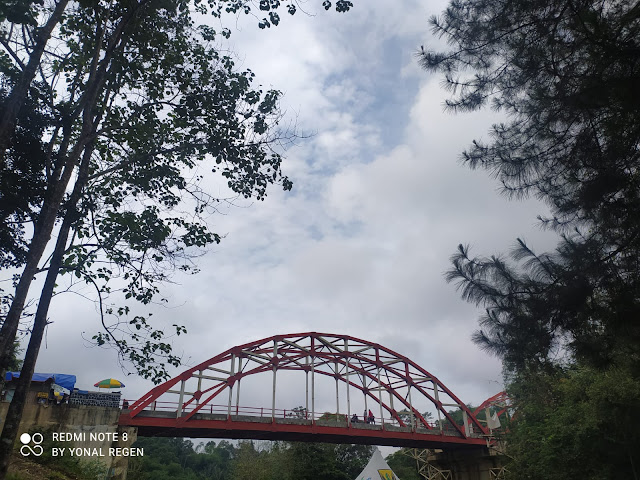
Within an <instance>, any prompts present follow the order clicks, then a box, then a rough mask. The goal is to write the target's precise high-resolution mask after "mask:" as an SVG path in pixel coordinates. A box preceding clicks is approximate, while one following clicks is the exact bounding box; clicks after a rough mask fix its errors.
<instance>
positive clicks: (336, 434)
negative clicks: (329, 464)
mask: <svg viewBox="0 0 640 480" xmlns="http://www.w3.org/2000/svg"><path fill="white" fill-rule="evenodd" d="M119 424H120V425H123V426H125V425H126V426H133V427H137V428H138V435H141V436H163V437H174V436H175V437H193V438H230V439H250V438H251V439H260V440H288V441H296V442H327V443H356V444H364V445H388V446H397V447H414V448H448V449H451V448H480V447H486V440H485V439H484V438H483V437H480V436H478V437H476V438H461V437H460V436H458V435H455V434H453V433H451V434H447V433H441V432H440V431H439V430H428V429H417V430H415V431H412V430H411V428H410V427H400V426H396V425H389V424H386V423H385V424H384V426H382V425H380V424H377V425H376V424H367V423H350V424H347V422H337V421H335V420H315V421H311V420H305V419H302V418H271V417H256V416H249V415H246V416H245V415H231V416H227V415H224V414H208V413H198V414H195V415H193V416H192V417H191V418H190V419H189V420H188V421H184V420H181V419H179V418H176V412H175V411H174V412H170V411H169V412H168V411H148V410H147V411H142V412H140V413H138V415H136V416H135V417H133V418H132V417H131V416H129V414H128V413H127V412H126V411H125V412H124V413H122V415H121V416H120V420H119Z"/></svg>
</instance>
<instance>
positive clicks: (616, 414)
mask: <svg viewBox="0 0 640 480" xmlns="http://www.w3.org/2000/svg"><path fill="white" fill-rule="evenodd" d="M509 393H510V395H511V396H512V397H513V398H516V399H517V403H516V408H517V416H516V418H515V421H514V422H513V424H512V426H511V429H512V431H511V433H510V436H509V440H508V444H507V445H508V447H509V450H508V453H509V455H510V456H511V457H512V458H513V461H512V463H511V465H509V466H508V468H509V470H510V471H511V472H512V475H513V478H514V479H539V478H544V479H558V480H559V479H568V480H571V479H576V480H578V479H581V480H583V479H584V480H590V479H593V480H595V479H611V480H613V479H619V478H637V470H636V469H637V462H638V452H640V420H639V419H638V416H637V411H638V408H640V380H639V379H638V378H637V376H636V375H635V372H630V371H629V370H627V369H625V368H619V367H614V368H611V369H607V370H605V371H604V372H603V371H596V370H594V369H593V368H588V367H570V368H567V369H558V370H557V371H555V372H553V373H549V374H545V375H540V374H534V375H522V376H521V377H519V378H518V379H517V380H516V381H514V382H513V383H511V385H510V392H509Z"/></svg>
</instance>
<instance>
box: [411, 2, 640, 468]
mask: <svg viewBox="0 0 640 480" xmlns="http://www.w3.org/2000/svg"><path fill="white" fill-rule="evenodd" d="M431 23H432V25H433V28H434V31H435V32H436V33H437V34H439V35H441V36H442V37H444V38H445V39H446V40H447V42H448V44H449V45H450V47H451V48H450V49H448V50H447V51H441V52H435V51H432V50H429V49H427V50H423V52H421V54H420V58H421V62H422V64H423V66H424V67H425V68H427V69H429V70H433V71H440V72H443V73H444V74H445V78H446V84H447V86H448V88H449V89H450V91H451V92H452V94H453V95H452V98H451V99H450V100H449V101H448V102H447V104H448V106H449V107H450V108H451V109H452V110H454V111H469V110H475V109H479V108H482V107H484V106H485V105H487V104H491V106H492V107H493V108H495V109H497V110H499V111H502V112H504V113H506V114H507V116H508V121H505V122H504V123H500V124H497V125H494V126H493V127H492V131H491V137H492V140H491V141H490V142H489V143H483V142H478V141H474V143H473V145H472V146H471V148H469V149H468V150H467V151H466V152H464V153H463V160H464V162H465V163H466V164H467V165H468V166H470V167H471V168H483V169H485V170H487V171H488V172H490V173H491V174H492V175H493V176H495V177H496V178H497V179H499V181H500V182H501V184H502V187H503V191H504V193H505V194H506V195H507V196H508V197H510V198H520V197H524V196H527V195H534V196H536V197H537V198H539V199H541V200H543V201H544V202H546V204H547V205H548V206H549V208H550V210H551V217H550V218H540V220H541V222H542V225H543V226H545V227H546V228H549V229H551V230H553V231H555V232H557V233H558V234H559V243H558V245H557V247H556V249H555V251H554V252H551V253H545V254H538V253H536V252H534V250H533V249H532V248H530V247H529V246H528V245H527V244H526V243H525V242H524V241H523V240H520V239H518V241H517V244H516V246H515V248H514V250H513V251H512V253H511V255H510V260H509V259H507V258H505V257H503V256H491V257H474V256H472V255H471V254H470V252H469V248H468V247H465V246H463V245H460V247H459V249H458V252H457V253H456V254H455V255H454V256H453V257H452V263H453V267H452V269H451V271H450V272H448V275H447V279H448V281H452V282H456V283H457V284H458V287H459V289H460V291H461V293H462V296H463V298H464V299H466V300H468V301H470V302H473V303H475V304H476V305H479V306H483V307H485V309H486V313H485V314H484V316H483V317H481V319H480V325H481V330H480V331H478V332H477V333H476V334H475V336H474V340H475V341H476V342H477V343H478V344H480V345H481V346H482V347H484V348H486V349H487V350H488V351H490V352H492V353H495V354H497V355H499V356H500V357H501V358H502V359H503V362H504V367H505V373H506V380H507V383H508V387H509V390H510V397H511V400H512V401H513V402H514V403H515V406H516V409H517V413H516V417H515V420H514V423H513V425H512V426H511V427H512V431H511V433H510V434H509V436H508V439H507V445H508V448H509V454H510V455H511V456H513V465H512V467H511V468H512V471H513V472H515V477H514V478H531V479H533V478H535V479H547V478H549V479H555V478H558V479H559V478H563V479H565V478H638V472H637V467H636V465H638V463H639V462H640V458H639V457H638V453H637V452H639V451H640V446H639V445H638V437H637V433H635V432H637V430H638V425H637V420H635V419H634V418H632V417H633V415H632V412H633V411H634V410H636V409H637V406H638V399H639V398H640V392H639V391H638V382H639V381H640V377H639V372H640V323H638V321H637V319H638V316H639V314H640V268H639V267H640V265H639V264H638V259H639V258H640V216H638V214H637V212H638V207H639V206H640V203H639V202H640V176H639V175H638V171H639V167H640V121H639V120H640V102H639V101H638V98H637V95H635V92H634V87H632V86H633V85H637V84H638V83H639V82H640V55H638V52H639V51H640V40H639V39H640V35H639V33H640V10H638V6H637V5H635V4H633V3H631V2H627V1H626V0H614V1H611V2H606V3H602V2H592V1H589V0H579V1H571V2H553V1H552V2H548V1H547V2H542V1H538V0H534V1H530V2H524V3H523V2H519V1H515V0H506V1H495V0H461V1H455V2H451V3H450V5H449V7H448V9H447V10H446V12H445V13H444V14H443V16H442V17H441V18H433V19H432V21H431Z"/></svg>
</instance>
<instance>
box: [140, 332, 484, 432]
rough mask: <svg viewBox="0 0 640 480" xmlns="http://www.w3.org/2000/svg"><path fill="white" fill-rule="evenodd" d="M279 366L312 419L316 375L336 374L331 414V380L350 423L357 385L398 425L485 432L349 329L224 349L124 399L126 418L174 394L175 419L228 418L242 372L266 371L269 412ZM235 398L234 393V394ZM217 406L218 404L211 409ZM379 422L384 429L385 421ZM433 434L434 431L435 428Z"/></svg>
mask: <svg viewBox="0 0 640 480" xmlns="http://www.w3.org/2000/svg"><path fill="white" fill-rule="evenodd" d="M282 371H300V372H304V376H305V380H304V382H305V383H304V386H302V385H301V388H305V389H306V406H305V415H308V414H309V413H310V414H311V415H310V418H311V419H312V420H313V419H315V418H316V413H317V412H316V411H315V407H316V405H315V399H316V395H315V384H316V377H317V376H318V375H323V376H327V377H331V378H334V379H335V382H336V403H337V405H336V409H337V412H336V413H340V412H339V410H340V403H339V396H338V395H337V392H338V383H339V382H342V383H343V384H344V385H343V389H345V390H346V405H345V404H344V403H343V406H346V409H344V407H343V411H342V413H343V414H345V415H344V417H345V419H346V420H345V421H347V422H350V419H351V415H352V414H354V413H355V411H352V409H351V408H352V407H351V405H352V402H351V398H350V395H351V394H352V393H355V392H359V393H360V394H361V395H363V396H364V398H365V408H367V407H366V406H367V403H366V402H367V400H368V401H370V402H371V404H370V405H371V406H372V408H374V409H375V410H374V411H375V412H376V413H375V415H376V416H377V415H379V417H378V418H380V419H384V418H389V419H393V421H394V423H395V424H396V425H399V426H400V427H405V428H406V427H411V430H412V431H416V430H418V429H419V430H422V431H424V430H436V431H437V430H440V433H442V431H443V429H447V428H448V429H449V434H451V433H454V434H455V435H456V436H458V437H461V438H463V439H465V438H470V437H471V436H472V435H473V433H472V432H475V434H476V435H474V436H475V437H476V438H477V434H478V433H479V434H488V431H487V428H486V427H485V426H484V425H482V424H481V423H480V422H479V421H478V420H477V419H476V417H475V416H474V415H473V414H472V413H471V412H470V411H469V409H468V408H467V406H466V405H465V404H464V403H463V402H461V401H460V400H459V399H458V398H457V397H456V396H455V395H454V394H453V393H452V392H451V391H450V390H449V389H448V388H447V387H446V386H445V385H444V384H442V382H440V381H439V380H438V379H437V378H436V377H435V376H433V375H431V374H430V373H429V372H427V371H426V370H424V369H423V368H422V367H420V366H419V365H417V364H416V363H415V362H413V361H411V360H410V359H408V358H407V357H404V356H402V355H399V354H398V353H396V352H394V351H392V350H390V349H388V348H386V347H383V346H382V345H379V344H376V343H372V342H368V341H365V340H361V339H358V338H355V337H351V336H348V335H335V334H325V333H316V332H310V333H297V334H287V335H275V336H272V337H269V338H265V339H262V340H258V341H255V342H251V343H247V344H244V345H239V346H235V347H232V348H230V349H229V350H227V351H226V352H223V353H221V354H219V355H216V356H215V357H212V358H210V359H209V360H207V361H205V362H202V363H201V364H199V365H197V366H195V367H193V368H190V369H189V370H187V371H185V372H183V373H182V374H180V375H179V376H177V377H175V378H173V379H171V380H169V381H167V382H165V383H163V384H161V385H158V386H157V387H155V388H153V389H152V390H150V391H149V392H148V393H147V394H146V395H144V396H143V397H141V398H140V399H139V400H137V401H136V402H135V403H134V404H133V405H131V407H130V410H129V413H128V415H129V417H130V418H134V417H135V416H137V415H138V414H140V412H142V411H143V410H145V409H148V408H153V406H154V405H155V404H156V402H162V401H165V402H166V401H173V402H175V404H176V405H177V409H175V410H176V421H177V425H187V424H188V422H189V421H190V419H193V418H195V417H194V415H196V414H198V413H206V412H208V409H207V406H208V405H213V404H214V403H216V404H218V408H219V406H220V404H223V405H225V406H226V409H225V410H226V412H225V413H226V415H227V418H229V419H231V417H232V415H234V414H237V411H238V408H239V398H240V385H241V383H242V379H244V378H246V377H248V376H250V375H257V374H264V375H268V374H270V375H271V376H272V377H273V392H272V402H271V405H270V406H268V407H267V409H265V411H264V415H265V416H270V417H271V418H272V419H273V418H275V416H276V404H275V403H276V388H277V384H278V382H277V378H278V376H277V374H278V372H282ZM234 397H235V398H234ZM425 400H426V401H427V402H429V403H430V404H431V405H432V407H433V410H434V411H435V412H436V414H437V420H438V421H437V422H435V423H434V424H431V423H429V421H428V419H427V418H424V416H423V414H422V413H421V412H420V411H419V410H418V408H416V407H415V406H416V405H419V404H424V403H425ZM452 409H454V410H455V409H460V410H461V411H462V416H463V419H464V421H463V422H462V423H463V425H458V423H457V422H456V421H455V420H454V419H453V418H452V417H451V415H450V414H449V413H448V410H452ZM218 411H219V410H218ZM381 423H383V425H382V429H383V430H384V428H385V425H384V422H381ZM434 433H436V432H434Z"/></svg>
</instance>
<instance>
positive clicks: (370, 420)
mask: <svg viewBox="0 0 640 480" xmlns="http://www.w3.org/2000/svg"><path fill="white" fill-rule="evenodd" d="M369 423H376V417H374V416H373V412H372V411H371V410H369Z"/></svg>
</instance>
